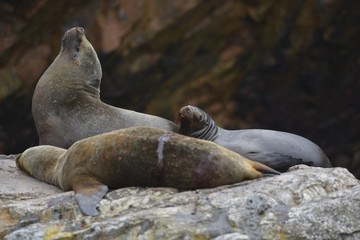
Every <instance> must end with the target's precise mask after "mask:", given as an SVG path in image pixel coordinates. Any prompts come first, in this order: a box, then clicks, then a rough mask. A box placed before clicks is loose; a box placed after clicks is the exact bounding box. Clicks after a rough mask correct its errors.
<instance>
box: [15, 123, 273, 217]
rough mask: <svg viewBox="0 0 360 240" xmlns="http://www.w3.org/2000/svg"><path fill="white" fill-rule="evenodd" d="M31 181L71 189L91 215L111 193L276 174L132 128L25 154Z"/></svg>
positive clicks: (199, 144)
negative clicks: (126, 188)
mask: <svg viewBox="0 0 360 240" xmlns="http://www.w3.org/2000/svg"><path fill="white" fill-rule="evenodd" d="M16 165H17V166H18V168H20V169H22V170H23V171H25V172H27V173H28V174H30V175H31V176H33V177H35V178H37V179H39V180H41V181H44V182H47V183H50V184H53V185H57V186H60V187H61V188H62V189H63V190H64V191H68V190H71V189H73V190H74V191H75V198H76V200H77V202H78V204H79V207H80V209H81V210H82V212H83V213H85V214H87V215H90V216H95V215H97V211H96V209H95V206H96V204H97V203H98V202H99V201H100V200H101V199H102V197H103V196H104V195H105V194H106V192H107V191H108V187H109V188H113V189H114V188H121V187H126V186H151V187H157V186H162V187H175V188H180V189H196V188H210V187H216V186H219V185H225V184H232V183H236V182H240V181H242V180H244V179H255V178H260V177H262V176H263V175H262V173H261V172H263V173H267V174H279V172H277V171H275V170H273V169H271V168H269V167H267V166H265V165H263V164H261V163H257V162H254V161H251V160H249V159H247V158H245V157H243V156H241V155H239V154H237V153H234V152H232V151H230V150H228V149H226V148H223V147H221V146H219V145H216V144H215V143H212V142H209V141H203V140H199V139H195V138H191V137H186V136H184V135H180V134H176V133H173V132H170V131H165V130H162V129H157V128H150V127H132V128H126V129H121V130H117V131H112V132H109V133H104V134H100V135H97V136H94V137H90V138H86V139H83V140H80V141H78V142H76V143H74V144H73V145H72V146H71V147H70V148H69V149H68V150H67V151H66V150H64V149H61V148H57V147H54V146H37V147H32V148H29V149H27V150H26V151H25V152H24V153H22V154H19V155H18V157H17V158H16Z"/></svg>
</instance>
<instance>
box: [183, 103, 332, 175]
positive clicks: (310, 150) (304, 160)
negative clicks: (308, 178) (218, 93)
mask: <svg viewBox="0 0 360 240" xmlns="http://www.w3.org/2000/svg"><path fill="white" fill-rule="evenodd" d="M177 118H178V121H179V122H180V129H179V133H181V134H184V135H187V136H191V137H195V138H199V139H204V140H209V141H212V142H214V143H216V144H219V145H220V146H223V147H225V148H227V149H230V150H232V151H234V152H237V153H239V154H241V155H243V156H245V157H247V158H249V159H251V160H254V161H258V162H261V163H263V164H265V165H267V166H269V167H271V168H273V169H276V170H278V171H280V172H285V171H287V169H288V168H289V167H291V166H294V165H297V164H306V165H309V166H316V167H332V166H331V163H330V161H329V159H328V158H327V156H326V155H325V153H324V152H323V150H321V148H320V147H319V146H317V145H316V144H315V143H313V142H311V141H310V140H308V139H306V138H304V137H301V136H298V135H295V134H291V133H287V132H280V131H273V130H265V129H247V130H226V129H223V128H221V127H219V126H217V125H216V124H215V122H214V120H213V119H212V118H211V117H210V116H209V115H208V114H207V113H206V112H205V111H203V110H201V109H200V108H197V107H195V106H190V105H188V106H185V107H182V108H181V109H180V111H179V112H178V116H177Z"/></svg>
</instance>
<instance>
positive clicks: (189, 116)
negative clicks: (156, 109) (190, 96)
mask: <svg viewBox="0 0 360 240" xmlns="http://www.w3.org/2000/svg"><path fill="white" fill-rule="evenodd" d="M178 119H179V121H180V133H182V134H185V135H189V136H191V137H196V138H201V139H206V140H210V139H211V138H213V137H214V136H215V135H216V134H217V126H216V124H215V122H214V120H213V119H212V118H211V117H210V116H209V115H208V114H207V113H206V112H205V111H203V110H201V109H200V108H198V107H195V106H191V105H188V106H185V107H183V108H181V109H180V111H179V113H178Z"/></svg>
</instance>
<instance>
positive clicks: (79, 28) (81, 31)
mask: <svg viewBox="0 0 360 240" xmlns="http://www.w3.org/2000/svg"><path fill="white" fill-rule="evenodd" d="M75 29H76V30H77V31H78V32H79V33H85V30H84V28H82V27H75Z"/></svg>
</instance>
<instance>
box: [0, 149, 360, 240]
mask: <svg viewBox="0 0 360 240" xmlns="http://www.w3.org/2000/svg"><path fill="white" fill-rule="evenodd" d="M0 172H1V174H0V183H1V189H0V197H1V206H0V238H5V239H114V238H116V239H217V240H220V239H359V238H360V184H359V181H358V180H357V179H356V178H355V177H354V176H353V175H352V174H350V173H349V172H348V170H346V169H344V168H328V169H325V168H313V167H307V166H303V165H300V166H295V167H293V168H292V169H290V170H289V172H287V173H284V174H281V175H279V176H276V177H266V178H263V179H257V180H251V181H244V182H241V183H238V184H234V185H228V186H221V187H218V188H213V189H202V190H196V191H180V190H177V189H173V188H140V187H129V188H122V189H117V190H114V191H111V192H109V193H108V194H107V195H106V197H105V198H104V199H103V200H101V202H100V205H99V207H98V210H99V213H100V214H99V215H98V216H97V217H89V216H84V215H82V214H81V212H80V210H79V207H78V206H77V204H76V202H75V200H74V193H73V192H65V193H63V192H62V191H61V190H60V189H58V188H57V187H54V186H50V185H47V184H45V183H42V182H39V181H37V180H36V179H33V178H30V177H28V176H27V175H26V174H25V173H23V172H21V171H20V170H19V169H17V168H16V166H15V162H14V156H4V155H2V156H0Z"/></svg>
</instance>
